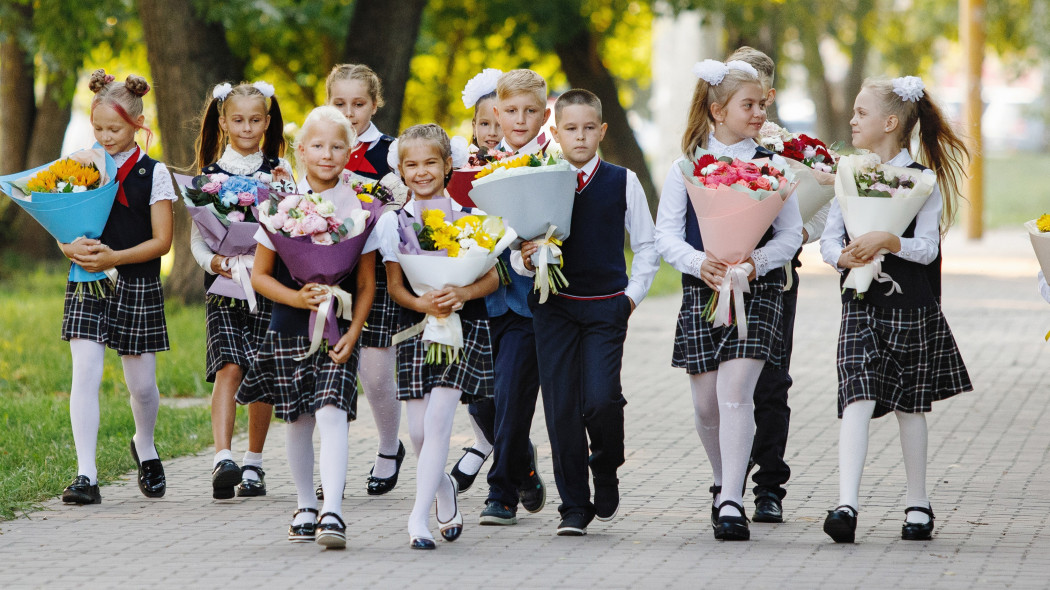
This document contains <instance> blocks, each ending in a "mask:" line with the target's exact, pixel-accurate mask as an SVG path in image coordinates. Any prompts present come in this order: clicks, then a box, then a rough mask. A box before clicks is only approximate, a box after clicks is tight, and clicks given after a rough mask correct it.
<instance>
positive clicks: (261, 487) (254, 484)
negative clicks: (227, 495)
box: [237, 465, 266, 497]
mask: <svg viewBox="0 0 1050 590" xmlns="http://www.w3.org/2000/svg"><path fill="white" fill-rule="evenodd" d="M248 470H251V471H252V472H254V473H255V475H257V476H259V479H250V478H247V477H244V472H245V471H248ZM265 477H266V472H265V471H263V469H262V467H257V466H255V465H245V466H243V467H241V483H240V485H238V486H237V495H238V496H242V497H254V496H265V495H266V479H265Z"/></svg>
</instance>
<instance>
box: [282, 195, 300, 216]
mask: <svg viewBox="0 0 1050 590" xmlns="http://www.w3.org/2000/svg"><path fill="white" fill-rule="evenodd" d="M298 204H299V195H288V196H287V197H285V198H284V199H282V200H281V202H280V203H277V210H278V211H280V212H281V213H288V212H289V211H291V210H292V209H294V208H295V206H296V205H298Z"/></svg>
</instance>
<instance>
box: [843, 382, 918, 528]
mask: <svg viewBox="0 0 1050 590" xmlns="http://www.w3.org/2000/svg"><path fill="white" fill-rule="evenodd" d="M874 412H875V402H874V401H869V400H862V401H856V402H853V403H851V404H850V405H848V406H846V408H845V409H844V410H843V411H842V426H841V429H840V430H839V505H846V506H851V507H852V508H854V509H859V508H860V500H859V495H860V478H861V475H862V474H863V473H864V460H865V459H866V458H867V454H868V424H869V423H870V422H871V416H872V414H873V413H874ZM894 414H896V416H897V423H898V424H899V425H900V430H901V452H902V453H903V454H904V472H905V475H906V476H907V478H908V493H907V503H908V506H923V507H926V508H929V506H930V499H929V496H927V494H926V449H927V446H928V430H927V428H926V415H925V414H908V413H905V412H894ZM907 520H908V522H920V523H921V522H928V521H929V520H930V518H929V516H927V515H926V514H923V513H922V512H909V513H908V517H907Z"/></svg>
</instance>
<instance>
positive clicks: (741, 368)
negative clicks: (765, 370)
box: [689, 359, 765, 516]
mask: <svg viewBox="0 0 1050 590" xmlns="http://www.w3.org/2000/svg"><path fill="white" fill-rule="evenodd" d="M764 364H765V361H763V360H760V359H732V360H728V361H723V362H722V363H720V364H719V365H718V370H716V371H710V372H707V373H700V374H698V375H690V377H689V384H690V387H691V389H692V391H693V411H694V413H695V421H696V432H697V434H699V435H700V442H701V443H703V445H704V450H705V451H707V458H708V460H709V461H710V462H711V471H712V472H713V474H714V479H715V485H720V486H722V493H721V495H720V496H719V497H718V498H717V499H716V503H718V504H720V503H722V502H726V501H732V502H736V503H737V504H741V505H743V501H744V498H743V491H742V490H743V488H744V478H745V477H746V475H747V461H748V459H749V458H750V457H751V444H752V442H753V441H754V439H755V403H754V397H755V384H756V383H758V376H759V375H760V374H761V373H762V366H763V365H764ZM721 514H722V515H725V516H742V515H741V514H740V511H738V510H737V509H736V508H733V507H732V506H726V507H725V508H724V509H723V511H722V512H721Z"/></svg>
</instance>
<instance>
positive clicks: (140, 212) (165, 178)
mask: <svg viewBox="0 0 1050 590" xmlns="http://www.w3.org/2000/svg"><path fill="white" fill-rule="evenodd" d="M113 159H114V161H115V162H116V164H117V167H118V174H117V179H118V181H119V182H120V192H119V193H118V196H117V199H115V200H114V202H113V208H112V210H111V211H110V214H109V220H108V221H107V222H106V226H105V228H104V229H103V231H102V236H101V237H100V238H99V240H100V241H101V242H102V243H103V244H106V245H107V246H109V247H110V248H112V249H113V250H126V249H128V248H132V247H134V246H137V245H139V244H141V243H143V242H145V241H147V240H150V239H152V238H153V223H152V218H151V215H150V207H151V206H152V205H153V204H154V203H157V202H159V201H162V200H170V201H174V200H176V199H177V197H176V196H175V187H174V185H173V184H172V181H171V174H170V173H169V172H168V169H167V167H166V166H165V165H164V164H163V163H161V162H158V161H156V160H154V159H153V158H150V157H149V156H147V155H146V152H145V151H142V150H141V149H139V148H138V146H136V147H135V149H132V150H130V151H127V152H121V153H119V154H117V155H116V156H114V158H113ZM116 270H117V273H118V277H117V281H116V285H114V284H113V283H112V282H110V281H109V280H102V281H101V282H100V283H99V284H100V285H101V287H102V289H103V290H105V292H106V297H102V298H100V297H98V296H97V295H96V294H95V293H93V292H91V290H90V289H84V288H81V290H80V291H81V292H80V293H76V290H77V284H76V283H73V282H68V283H67V284H66V297H65V303H64V307H63V313H62V339H63V340H72V339H74V338H81V339H85V340H91V341H93V342H100V343H104V344H106V345H107V346H108V347H109V348H112V349H113V350H115V351H117V354H119V355H122V356H123V355H140V354H144V353H151V352H159V351H162V350H168V349H169V348H170V347H169V345H168V330H167V325H166V323H165V320H164V292H163V290H162V289H161V282H160V258H154V259H152V260H146V261H144V262H137V263H133V264H122V265H120V266H117V267H116Z"/></svg>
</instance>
